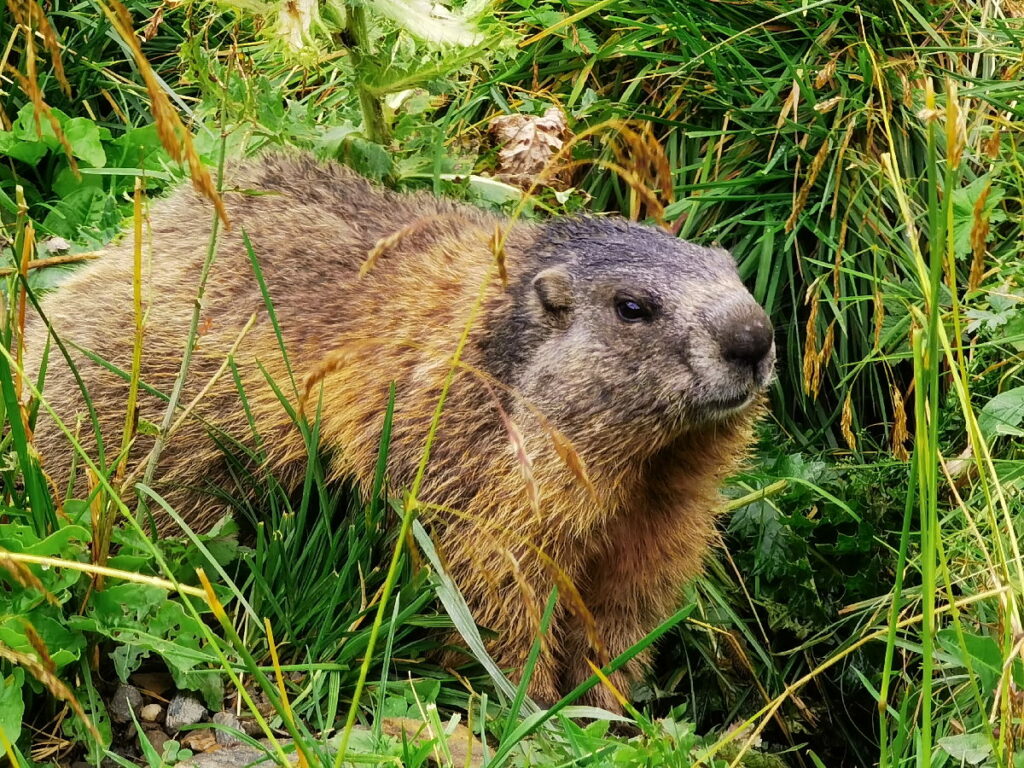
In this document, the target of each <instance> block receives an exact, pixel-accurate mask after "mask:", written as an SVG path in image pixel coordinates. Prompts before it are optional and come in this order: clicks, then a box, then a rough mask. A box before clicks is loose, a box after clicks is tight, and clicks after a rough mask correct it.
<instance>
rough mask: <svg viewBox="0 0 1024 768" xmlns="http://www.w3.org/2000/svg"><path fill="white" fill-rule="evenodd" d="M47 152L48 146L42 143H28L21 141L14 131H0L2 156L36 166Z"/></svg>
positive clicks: (0, 152)
mask: <svg viewBox="0 0 1024 768" xmlns="http://www.w3.org/2000/svg"><path fill="white" fill-rule="evenodd" d="M47 151H48V150H47V148H46V144H44V143H43V142H41V141H26V140H24V139H19V138H18V137H17V136H15V135H14V133H13V132H12V131H0V155H6V156H7V157H13V158H14V159H15V160H20V161H21V162H23V163H27V164H28V165H35V164H36V163H38V162H39V161H40V160H41V159H42V157H43V155H45V154H46V153H47Z"/></svg>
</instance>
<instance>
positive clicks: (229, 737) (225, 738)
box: [213, 712, 245, 747]
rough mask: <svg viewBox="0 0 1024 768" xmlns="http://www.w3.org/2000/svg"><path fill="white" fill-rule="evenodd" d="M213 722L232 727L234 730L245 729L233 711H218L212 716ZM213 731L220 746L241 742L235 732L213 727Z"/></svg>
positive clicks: (230, 745)
mask: <svg viewBox="0 0 1024 768" xmlns="http://www.w3.org/2000/svg"><path fill="white" fill-rule="evenodd" d="M213 722H215V723H217V724H218V725H223V726H225V727H227V728H233V729H234V730H236V731H244V730H245V729H244V726H243V725H242V721H241V720H239V719H238V718H237V717H236V716H235V713H234V712H218V713H217V714H215V715H214V716H213ZM215 733H216V736H217V743H218V744H220V745H221V746H222V747H233V746H235V745H237V744H241V743H242V740H241V739H240V738H238V737H237V736H236V735H235V734H233V733H231V732H229V731H225V730H221V729H220V728H217V729H215Z"/></svg>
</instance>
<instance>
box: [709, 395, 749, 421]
mask: <svg viewBox="0 0 1024 768" xmlns="http://www.w3.org/2000/svg"><path fill="white" fill-rule="evenodd" d="M753 400H754V395H753V393H752V392H747V393H745V394H742V395H737V396H736V397H731V398H722V399H715V400H707V401H705V402H704V405H705V406H706V407H707V408H708V410H710V411H712V412H713V415H714V416H716V417H718V418H721V417H723V416H730V415H732V414H733V413H735V412H736V411H739V410H742V409H743V408H744V407H746V406H747V405H750V403H751V402H753Z"/></svg>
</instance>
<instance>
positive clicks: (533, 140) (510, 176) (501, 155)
mask: <svg viewBox="0 0 1024 768" xmlns="http://www.w3.org/2000/svg"><path fill="white" fill-rule="evenodd" d="M490 133H491V136H492V137H493V140H494V143H495V145H496V146H497V147H498V166H497V169H496V174H495V175H496V176H497V178H499V179H501V180H503V181H506V182H508V183H509V184H514V185H515V186H518V187H520V188H522V189H528V188H530V187H532V186H534V184H536V183H537V182H538V181H543V183H545V184H547V185H549V186H552V187H556V188H563V187H565V186H567V179H566V178H564V177H563V176H562V175H560V174H559V173H557V172H552V171H551V169H548V165H549V164H550V163H551V162H552V161H553V160H554V158H555V155H556V154H558V153H559V152H560V151H561V150H562V148H563V147H564V146H565V143H566V142H567V141H568V140H569V139H570V138H571V137H572V131H570V130H569V122H568V120H567V119H566V116H565V113H564V112H563V111H562V110H561V109H560V108H559V107H549V108H548V109H547V111H545V112H544V114H543V115H542V116H540V117H537V116H536V115H518V114H516V115H499V116H498V117H495V118H493V119H492V120H491V124H490Z"/></svg>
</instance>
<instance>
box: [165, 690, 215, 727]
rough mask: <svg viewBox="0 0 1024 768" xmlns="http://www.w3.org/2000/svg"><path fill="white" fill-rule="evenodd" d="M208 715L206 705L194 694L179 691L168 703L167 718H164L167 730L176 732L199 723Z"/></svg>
mask: <svg viewBox="0 0 1024 768" xmlns="http://www.w3.org/2000/svg"><path fill="white" fill-rule="evenodd" d="M205 716H206V707H204V706H203V705H202V704H200V703H199V700H198V699H196V698H195V697H194V696H189V695H187V694H183V693H179V694H178V695H177V696H175V697H174V698H173V699H171V703H170V704H168V705H167V718H166V719H165V720H164V726H165V730H166V731H167V732H168V733H176V732H177V731H179V730H180V729H181V728H183V727H184V726H186V725H193V724H195V723H198V722H199V721H200V720H202V719H203V718H204V717H205Z"/></svg>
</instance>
